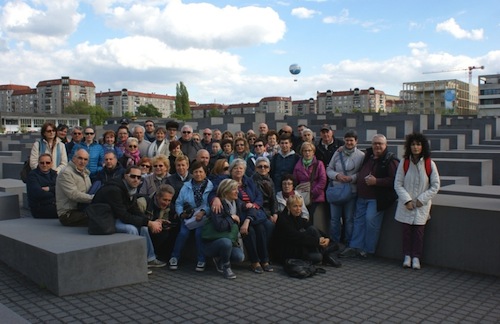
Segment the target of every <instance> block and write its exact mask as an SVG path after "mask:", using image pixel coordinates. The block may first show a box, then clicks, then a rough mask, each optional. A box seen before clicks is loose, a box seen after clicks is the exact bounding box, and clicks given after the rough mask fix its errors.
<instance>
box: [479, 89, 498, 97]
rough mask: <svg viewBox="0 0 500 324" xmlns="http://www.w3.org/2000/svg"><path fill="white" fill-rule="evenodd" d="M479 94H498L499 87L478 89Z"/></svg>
mask: <svg viewBox="0 0 500 324" xmlns="http://www.w3.org/2000/svg"><path fill="white" fill-rule="evenodd" d="M479 94H480V95H485V96H487V95H498V94H500V89H484V90H481V91H479Z"/></svg>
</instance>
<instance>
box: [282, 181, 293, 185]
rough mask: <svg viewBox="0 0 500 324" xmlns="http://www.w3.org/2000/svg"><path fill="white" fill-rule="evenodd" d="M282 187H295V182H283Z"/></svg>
mask: <svg viewBox="0 0 500 324" xmlns="http://www.w3.org/2000/svg"><path fill="white" fill-rule="evenodd" d="M281 185H282V186H293V182H288V181H287V182H283V183H281Z"/></svg>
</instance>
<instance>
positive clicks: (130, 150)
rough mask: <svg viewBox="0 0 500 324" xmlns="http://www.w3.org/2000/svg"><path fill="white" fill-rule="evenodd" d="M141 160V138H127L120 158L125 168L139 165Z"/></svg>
mask: <svg viewBox="0 0 500 324" xmlns="http://www.w3.org/2000/svg"><path fill="white" fill-rule="evenodd" d="M140 160H141V152H140V151H139V140H138V139H137V138H135V137H129V138H127V144H126V145H125V150H124V151H123V155H122V157H121V158H120V160H119V161H120V164H121V165H122V167H124V168H125V169H126V168H127V167H129V166H131V165H137V166H138V165H139V161H140Z"/></svg>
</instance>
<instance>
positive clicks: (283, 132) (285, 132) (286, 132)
mask: <svg viewBox="0 0 500 324" xmlns="http://www.w3.org/2000/svg"><path fill="white" fill-rule="evenodd" d="M281 133H282V134H290V133H292V132H289V131H284V130H282V131H281Z"/></svg>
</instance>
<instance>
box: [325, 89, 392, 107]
mask: <svg viewBox="0 0 500 324" xmlns="http://www.w3.org/2000/svg"><path fill="white" fill-rule="evenodd" d="M385 97H386V96H385V92H384V91H382V90H377V89H375V88H374V87H370V88H368V89H359V88H354V89H350V90H349V91H332V90H327V91H325V92H319V91H318V92H316V106H317V107H316V109H317V113H318V114H334V113H352V112H363V113H372V112H386V106H385Z"/></svg>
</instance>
